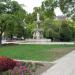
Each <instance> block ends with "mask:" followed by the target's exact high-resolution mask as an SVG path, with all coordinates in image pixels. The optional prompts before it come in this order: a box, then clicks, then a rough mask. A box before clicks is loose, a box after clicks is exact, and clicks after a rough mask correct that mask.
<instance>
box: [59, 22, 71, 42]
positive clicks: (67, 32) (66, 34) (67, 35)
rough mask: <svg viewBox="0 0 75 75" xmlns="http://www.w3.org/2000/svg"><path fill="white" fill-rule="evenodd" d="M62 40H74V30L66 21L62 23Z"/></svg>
mask: <svg viewBox="0 0 75 75" xmlns="http://www.w3.org/2000/svg"><path fill="white" fill-rule="evenodd" d="M60 40H61V41H71V40H72V31H71V28H70V26H69V24H68V23H67V22H66V21H64V22H62V25H61V28H60Z"/></svg>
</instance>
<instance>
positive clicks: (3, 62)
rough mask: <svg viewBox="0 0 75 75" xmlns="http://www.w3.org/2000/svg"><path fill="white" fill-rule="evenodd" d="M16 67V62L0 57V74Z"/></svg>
mask: <svg viewBox="0 0 75 75" xmlns="http://www.w3.org/2000/svg"><path fill="white" fill-rule="evenodd" d="M15 66H16V62H15V61H14V60H12V59H10V58H7V57H3V56H1V57H0V72H4V71H7V70H9V69H13V68H14V67H15Z"/></svg>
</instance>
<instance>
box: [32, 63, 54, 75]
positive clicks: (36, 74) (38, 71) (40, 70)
mask: <svg viewBox="0 0 75 75" xmlns="http://www.w3.org/2000/svg"><path fill="white" fill-rule="evenodd" d="M52 65H53V64H50V63H42V66H38V68H37V69H36V71H35V72H33V73H32V75H41V74H42V73H43V72H45V71H47V70H48V69H49V68H50V67H52Z"/></svg>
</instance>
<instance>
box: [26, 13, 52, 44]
mask: <svg viewBox="0 0 75 75" xmlns="http://www.w3.org/2000/svg"><path fill="white" fill-rule="evenodd" d="M40 23H41V21H40V15H39V13H37V20H36V28H35V29H34V30H33V39H26V42H27V43H28V44H46V43H50V42H51V39H45V38H44V37H43V30H42V29H41V28H40Z"/></svg>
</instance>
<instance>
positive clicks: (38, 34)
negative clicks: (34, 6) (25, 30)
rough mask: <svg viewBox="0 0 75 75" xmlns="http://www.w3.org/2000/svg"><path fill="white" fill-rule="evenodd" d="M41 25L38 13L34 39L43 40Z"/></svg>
mask: <svg viewBox="0 0 75 75" xmlns="http://www.w3.org/2000/svg"><path fill="white" fill-rule="evenodd" d="M40 23H41V21H40V16H39V14H38V13H37V21H36V28H35V29H34V32H33V39H42V38H43V31H42V29H41V28H40V27H39V25H40Z"/></svg>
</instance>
